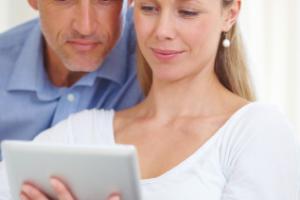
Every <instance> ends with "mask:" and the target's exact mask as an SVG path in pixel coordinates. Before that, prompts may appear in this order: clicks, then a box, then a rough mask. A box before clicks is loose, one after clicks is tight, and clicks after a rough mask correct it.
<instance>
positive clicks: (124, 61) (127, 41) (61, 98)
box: [0, 18, 142, 142]
mask: <svg viewBox="0 0 300 200" xmlns="http://www.w3.org/2000/svg"><path fill="white" fill-rule="evenodd" d="M128 20H129V21H127V23H126V27H125V29H124V31H123V33H122V38H121V39H120V40H119V41H118V43H117V45H116V46H115V48H114V49H113V50H112V51H111V53H110V54H109V55H108V57H107V58H106V59H105V61H104V63H103V64H102V66H101V67H100V68H99V69H98V70H97V71H95V72H92V73H89V74H87V75H85V76H84V77H82V78H81V79H80V80H79V81H78V82H76V84H74V85H73V86H72V87H70V88H59V87H55V86H54V85H53V84H52V83H51V82H50V81H49V79H48V76H47V74H46V71H45V67H44V66H45V65H44V56H43V37H42V34H41V30H40V23H39V20H38V19H36V20H33V21H31V22H28V23H26V24H23V25H21V26H18V27H16V28H14V29H12V30H10V31H8V32H6V33H3V34H1V35H0V142H1V141H2V140H4V139H18V140H31V139H33V138H34V137H35V136H36V135H37V134H38V133H40V132H41V131H43V130H44V129H47V128H49V127H51V126H53V125H55V124H56V123H57V122H59V121H61V120H63V119H65V118H67V117H68V116H69V115H70V114H71V113H75V112H78V111H81V110H84V109H91V108H105V109H112V108H113V109H115V110H119V109H123V108H127V107H130V106H132V105H134V104H136V103H138V102H139V101H140V100H141V99H142V92H141V90H140V87H139V83H138V81H137V78H136V69H135V35H134V28H133V24H132V20H131V18H129V19H128ZM82 134H84V133H82Z"/></svg>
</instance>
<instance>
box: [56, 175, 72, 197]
mask: <svg viewBox="0 0 300 200" xmlns="http://www.w3.org/2000/svg"><path fill="white" fill-rule="evenodd" d="M50 183H51V185H52V187H53V189H54V191H55V192H56V195H57V197H58V199H59V200H74V197H73V195H72V194H71V192H70V190H69V189H68V188H67V186H66V185H65V184H64V183H63V182H62V181H60V180H59V179H57V178H51V179H50Z"/></svg>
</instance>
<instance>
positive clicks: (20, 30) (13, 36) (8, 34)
mask: <svg viewBox="0 0 300 200" xmlns="http://www.w3.org/2000/svg"><path fill="white" fill-rule="evenodd" d="M38 24H39V20H38V19H33V20H30V21H27V22H25V23H23V24H20V25H18V26H15V27H13V28H11V29H9V30H7V31H5V32H3V33H1V34H0V51H1V50H5V49H7V48H12V47H14V46H18V45H22V44H23V43H24V41H25V40H26V39H27V37H28V35H29V34H30V32H31V31H32V29H33V28H34V27H36V26H38Z"/></svg>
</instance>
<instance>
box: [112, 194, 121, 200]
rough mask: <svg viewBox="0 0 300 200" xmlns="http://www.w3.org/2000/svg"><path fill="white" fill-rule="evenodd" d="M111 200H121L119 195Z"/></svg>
mask: <svg viewBox="0 0 300 200" xmlns="http://www.w3.org/2000/svg"><path fill="white" fill-rule="evenodd" d="M109 200H121V198H120V196H119V195H113V196H111V197H110V198H109Z"/></svg>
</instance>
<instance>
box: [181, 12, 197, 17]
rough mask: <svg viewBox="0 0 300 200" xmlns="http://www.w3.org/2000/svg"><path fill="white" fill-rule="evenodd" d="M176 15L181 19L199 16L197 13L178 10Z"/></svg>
mask: <svg viewBox="0 0 300 200" xmlns="http://www.w3.org/2000/svg"><path fill="white" fill-rule="evenodd" d="M178 13H179V15H181V16H183V17H194V16H197V15H198V14H199V12H197V11H191V10H179V11H178Z"/></svg>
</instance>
